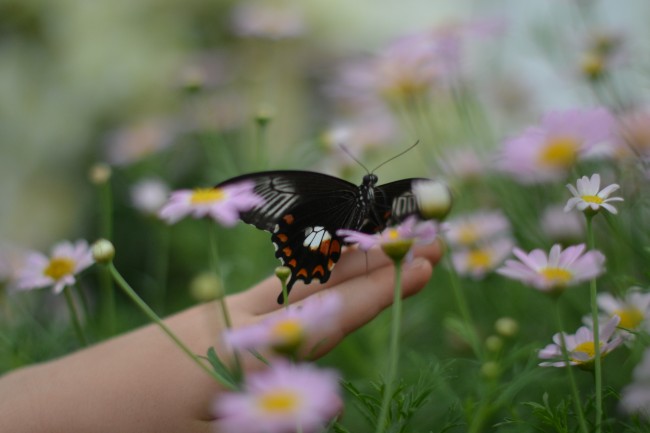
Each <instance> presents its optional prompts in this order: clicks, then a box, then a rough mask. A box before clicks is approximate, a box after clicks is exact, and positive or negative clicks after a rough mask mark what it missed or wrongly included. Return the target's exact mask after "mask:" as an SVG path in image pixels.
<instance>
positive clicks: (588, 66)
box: [580, 53, 605, 81]
mask: <svg viewBox="0 0 650 433" xmlns="http://www.w3.org/2000/svg"><path fill="white" fill-rule="evenodd" d="M580 70H581V71H582V73H583V74H584V76H585V77H587V78H588V79H589V80H592V81H596V80H598V79H599V78H601V77H602V76H603V74H604V73H605V59H604V58H603V56H601V55H600V54H596V53H588V54H585V55H584V56H583V58H582V60H581V62H580Z"/></svg>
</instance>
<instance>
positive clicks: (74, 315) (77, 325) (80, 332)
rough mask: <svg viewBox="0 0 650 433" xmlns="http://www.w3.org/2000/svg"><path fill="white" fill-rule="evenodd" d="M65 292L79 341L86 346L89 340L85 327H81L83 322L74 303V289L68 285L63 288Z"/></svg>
mask: <svg viewBox="0 0 650 433" xmlns="http://www.w3.org/2000/svg"><path fill="white" fill-rule="evenodd" d="M63 294H64V295H65V301H66V302H67V304H68V310H69V311H70V319H71V320H72V325H73V326H74V330H75V332H76V333H77V338H78V339H79V343H81V345H82V346H84V347H85V346H87V345H88V341H87V340H86V335H85V334H84V331H83V328H82V327H81V322H80V321H79V314H78V313H77V307H75V305H74V299H73V298H72V289H71V288H70V286H66V287H65V288H64V289H63Z"/></svg>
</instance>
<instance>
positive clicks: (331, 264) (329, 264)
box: [327, 259, 335, 271]
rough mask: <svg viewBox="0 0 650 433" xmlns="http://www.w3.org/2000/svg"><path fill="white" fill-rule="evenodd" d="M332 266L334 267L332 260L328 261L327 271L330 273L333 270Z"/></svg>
mask: <svg viewBox="0 0 650 433" xmlns="http://www.w3.org/2000/svg"><path fill="white" fill-rule="evenodd" d="M334 265H335V263H334V260H332V259H329V260H328V261H327V269H329V270H330V271H331V270H332V268H334Z"/></svg>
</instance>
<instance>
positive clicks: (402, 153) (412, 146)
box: [371, 140, 420, 173]
mask: <svg viewBox="0 0 650 433" xmlns="http://www.w3.org/2000/svg"><path fill="white" fill-rule="evenodd" d="M418 144H420V140H418V141H416V142H415V143H413V144H412V145H411V146H409V148H408V149H405V150H403V151H401V152H400V153H398V154H397V155H395V156H393V157H392V158H389V159H388V160H386V161H384V162H382V163H381V164H379V165H378V166H377V167H375V169H374V170H373V171H372V172H371V173H374V172H375V171H377V170H379V168H380V167H381V166H383V165H386V164H388V163H389V162H391V161H392V160H394V159H397V158H399V157H400V156H402V155H404V154H405V153H406V152H408V151H410V150H411V149H413V148H414V147H415V146H417V145H418Z"/></svg>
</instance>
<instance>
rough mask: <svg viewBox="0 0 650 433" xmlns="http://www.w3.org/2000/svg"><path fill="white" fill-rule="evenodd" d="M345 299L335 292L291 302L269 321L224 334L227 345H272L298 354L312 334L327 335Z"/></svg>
mask: <svg viewBox="0 0 650 433" xmlns="http://www.w3.org/2000/svg"><path fill="white" fill-rule="evenodd" d="M340 310H341V298H340V296H339V295H337V294H335V293H331V294H327V295H323V296H319V297H312V298H308V299H307V300H305V302H303V303H302V304H294V305H291V306H290V307H289V308H287V309H283V310H281V311H278V312H277V313H275V314H274V315H272V316H271V317H269V318H268V319H267V320H263V321H261V322H258V323H255V324H254V325H251V326H246V327H242V328H235V329H228V330H226V331H225V333H224V340H225V342H226V344H227V345H228V346H229V347H230V348H232V349H235V350H251V349H254V350H262V349H265V348H269V347H270V348H272V349H274V350H276V351H278V352H280V353H295V351H296V350H298V348H299V347H300V346H301V345H302V344H303V343H304V342H305V341H306V340H307V339H308V338H309V337H310V336H314V335H316V334H320V335H324V334H326V333H327V330H329V329H331V328H332V327H334V326H336V325H337V318H338V313H339V311H340Z"/></svg>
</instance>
